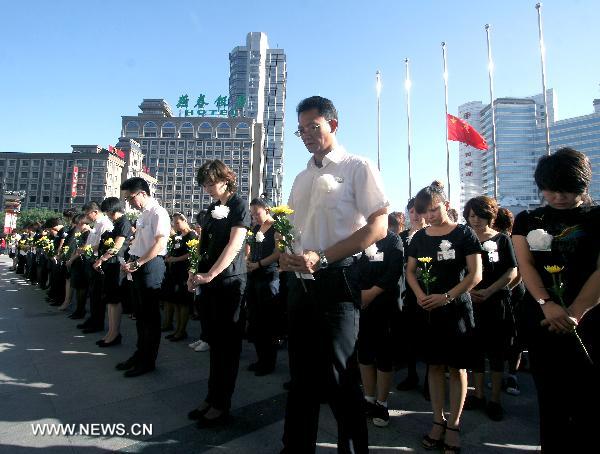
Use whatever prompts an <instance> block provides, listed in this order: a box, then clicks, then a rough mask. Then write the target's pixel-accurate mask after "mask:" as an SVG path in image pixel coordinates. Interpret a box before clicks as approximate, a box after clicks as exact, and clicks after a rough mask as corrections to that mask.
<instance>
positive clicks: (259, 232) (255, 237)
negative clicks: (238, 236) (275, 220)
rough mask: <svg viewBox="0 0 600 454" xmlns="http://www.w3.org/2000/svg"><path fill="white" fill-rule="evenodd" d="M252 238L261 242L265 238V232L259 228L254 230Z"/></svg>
mask: <svg viewBox="0 0 600 454" xmlns="http://www.w3.org/2000/svg"><path fill="white" fill-rule="evenodd" d="M254 239H255V240H256V242H257V243H262V242H263V241H264V240H265V234H264V233H262V232H261V231H260V230H259V231H258V232H256V235H255V236H254Z"/></svg>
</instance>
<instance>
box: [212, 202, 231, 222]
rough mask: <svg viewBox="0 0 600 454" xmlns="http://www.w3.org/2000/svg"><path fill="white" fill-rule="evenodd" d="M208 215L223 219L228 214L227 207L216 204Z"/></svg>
mask: <svg viewBox="0 0 600 454" xmlns="http://www.w3.org/2000/svg"><path fill="white" fill-rule="evenodd" d="M210 215H211V216H212V217H213V219H225V218H226V217H227V216H229V207H228V206H227V205H217V206H216V207H215V208H214V209H213V210H212V211H211V212H210Z"/></svg>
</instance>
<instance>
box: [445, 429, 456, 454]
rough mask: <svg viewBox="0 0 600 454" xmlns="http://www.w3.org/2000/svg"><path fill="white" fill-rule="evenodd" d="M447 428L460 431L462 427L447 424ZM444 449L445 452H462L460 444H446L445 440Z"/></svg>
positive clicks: (454, 453)
mask: <svg viewBox="0 0 600 454" xmlns="http://www.w3.org/2000/svg"><path fill="white" fill-rule="evenodd" d="M446 430H451V431H452V432H460V427H450V426H446ZM442 449H443V451H444V454H445V453H446V452H447V451H450V452H451V453H453V454H460V446H452V445H449V444H446V442H445V441H444V443H443V448H442Z"/></svg>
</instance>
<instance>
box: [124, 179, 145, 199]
mask: <svg viewBox="0 0 600 454" xmlns="http://www.w3.org/2000/svg"><path fill="white" fill-rule="evenodd" d="M121 191H129V192H136V191H144V192H145V193H146V195H148V196H149V195H150V186H148V182H147V181H146V180H144V179H143V178H142V177H131V178H128V179H126V180H125V181H124V182H123V183H122V184H121Z"/></svg>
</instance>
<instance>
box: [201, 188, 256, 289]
mask: <svg viewBox="0 0 600 454" xmlns="http://www.w3.org/2000/svg"><path fill="white" fill-rule="evenodd" d="M225 206H226V207H227V210H224V209H222V208H219V207H221V202H220V201H216V202H214V203H212V204H211V205H210V206H209V207H208V210H207V214H206V216H204V222H203V223H202V234H201V240H200V256H201V262H200V266H199V270H200V272H204V273H205V272H207V271H208V270H210V268H211V267H212V266H213V265H214V264H215V262H216V261H217V260H218V258H219V256H220V255H221V253H222V252H223V250H224V249H225V247H226V246H227V243H229V237H230V235H231V229H232V228H234V227H243V228H245V229H248V228H250V211H249V210H248V204H247V203H246V201H245V200H244V199H242V198H241V197H240V196H239V195H237V194H233V195H232V196H231V197H230V198H229V200H228V201H227V203H226V204H225ZM215 209H216V210H215ZM225 213H226V214H225ZM245 273H246V260H245V254H244V248H241V249H240V251H239V252H238V253H237V255H236V256H235V258H234V259H233V261H232V262H231V264H230V265H229V266H228V267H227V268H226V269H225V270H224V271H223V272H222V273H221V274H220V275H219V277H221V278H223V277H230V276H237V275H240V274H245Z"/></svg>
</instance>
